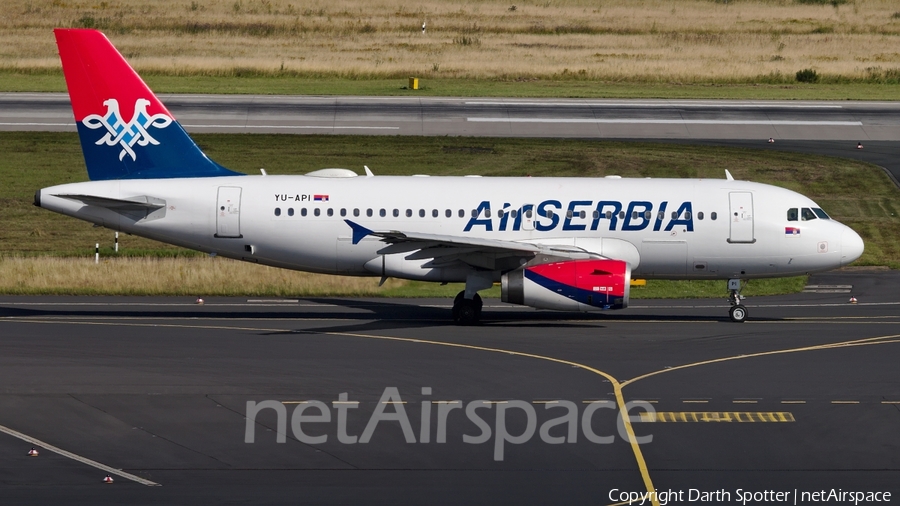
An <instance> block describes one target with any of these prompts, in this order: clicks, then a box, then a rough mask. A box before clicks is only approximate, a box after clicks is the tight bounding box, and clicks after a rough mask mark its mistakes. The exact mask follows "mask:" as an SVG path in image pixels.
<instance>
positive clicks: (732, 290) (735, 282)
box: [728, 279, 747, 323]
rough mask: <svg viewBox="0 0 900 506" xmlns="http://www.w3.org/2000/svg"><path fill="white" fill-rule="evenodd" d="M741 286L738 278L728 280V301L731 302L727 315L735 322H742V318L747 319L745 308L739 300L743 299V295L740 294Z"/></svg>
mask: <svg viewBox="0 0 900 506" xmlns="http://www.w3.org/2000/svg"><path fill="white" fill-rule="evenodd" d="M742 288H743V287H742V286H741V280H740V279H729V280H728V302H729V303H730V304H731V308H730V309H729V310H728V316H729V317H730V318H731V321H733V322H736V323H744V320H746V319H747V308H746V307H744V305H743V304H741V301H742V300H744V296H743V295H741V289H742Z"/></svg>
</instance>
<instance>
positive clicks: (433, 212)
mask: <svg viewBox="0 0 900 506" xmlns="http://www.w3.org/2000/svg"><path fill="white" fill-rule="evenodd" d="M431 217H432V218H437V217H438V210H437V209H432V210H431Z"/></svg>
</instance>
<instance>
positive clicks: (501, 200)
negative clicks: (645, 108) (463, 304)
mask: <svg viewBox="0 0 900 506" xmlns="http://www.w3.org/2000/svg"><path fill="white" fill-rule="evenodd" d="M57 195H91V196H96V197H105V198H109V199H120V200H135V199H136V200H141V199H144V200H146V198H151V199H154V200H153V201H154V202H159V203H164V206H163V207H161V208H159V209H157V210H155V211H153V212H150V213H143V214H141V213H135V212H123V211H121V210H115V209H111V208H106V207H103V206H97V205H88V204H85V203H84V202H80V201H77V200H73V199H72V198H63V197H57ZM39 200H40V205H41V207H44V208H47V209H50V210H52V211H56V212H59V213H62V214H66V215H69V216H73V217H76V218H80V219H83V220H86V221H89V222H92V223H96V224H99V225H102V226H105V227H108V228H111V229H114V230H119V231H122V232H127V233H131V234H135V235H139V236H144V237H148V238H151V239H156V240H159V241H162V242H166V243H171V244H175V245H179V246H183V247H186V248H191V249H196V250H200V251H205V252H209V253H216V254H218V255H223V256H226V257H231V258H237V259H242V260H247V261H252V262H258V263H261V264H266V265H273V266H278V267H284V268H289V269H296V270H303V271H311V272H321V273H330V274H343V275H356V276H365V275H390V276H395V277H404V278H408V279H423V280H432V281H465V279H466V271H465V270H464V269H459V268H458V267H454V268H442V267H440V266H437V267H435V266H428V267H423V264H425V263H426V262H427V261H426V260H407V259H406V257H407V256H409V255H408V253H401V254H394V255H386V256H382V255H379V254H378V253H377V252H378V250H380V249H382V248H383V247H384V246H385V244H384V243H383V242H381V241H380V240H378V239H377V238H375V237H367V238H365V239H364V240H362V241H360V242H359V243H358V244H352V241H351V227H350V226H349V225H348V224H347V223H345V221H344V220H352V221H353V222H355V223H358V224H359V225H361V226H363V227H366V228H368V229H371V230H377V231H391V230H398V231H404V232H421V233H430V234H442V235H447V236H461V237H472V238H489V239H498V240H505V241H517V242H525V243H531V244H539V245H546V244H550V245H552V244H560V245H569V246H576V247H579V248H583V249H584V250H586V251H589V252H591V253H594V254H597V255H602V256H605V257H609V258H617V259H621V260H626V261H628V262H629V264H630V265H631V266H632V268H633V275H634V276H635V277H643V278H667V279H728V278H744V279H747V278H761V277H776V276H791V275H800V274H805V273H809V272H814V271H822V270H828V269H833V268H836V267H839V266H841V265H845V264H847V263H849V262H851V261H853V260H855V259H856V258H858V257H859V255H860V254H861V253H862V247H863V246H862V240H861V239H860V238H859V236H858V235H857V234H856V233H855V232H853V231H852V230H851V229H850V228H848V227H846V226H844V225H842V224H841V223H838V222H836V221H834V220H830V219H825V218H815V219H806V220H804V219H801V218H799V217H798V218H797V219H794V220H789V216H788V214H789V210H790V209H795V210H798V209H801V210H802V209H804V208H806V209H814V208H818V206H817V205H816V204H815V203H814V202H812V201H811V200H810V199H808V198H806V197H804V196H803V195H800V194H798V193H795V192H792V191H790V190H786V189H782V188H778V187H773V186H769V185H764V184H759V183H751V182H746V181H734V180H724V179H721V180H720V179H702V180H697V179H619V178H505V177H504V178H487V177H485V178H482V177H424V176H412V177H401V176H376V177H312V176H234V177H209V178H185V179H146V180H115V181H94V182H85V183H74V184H67V185H60V186H54V187H50V188H45V189H43V190H41V192H40V198H39ZM529 209H532V212H533V213H534V214H533V215H532V218H533V222H532V221H530V220H529V219H528V218H527V216H526V215H527V211H528V210H529ZM395 210H396V212H395ZM473 211H476V212H477V217H473ZM501 211H502V212H501ZM512 211H515V213H512ZM547 211H552V212H553V216H552V217H548V216H547ZM569 211H571V213H569ZM673 213H676V215H675V216H674V217H673ZM395 214H396V216H395ZM408 214H409V216H408ZM448 214H449V217H448ZM423 215H424V216H423ZM501 215H502V216H501ZM514 215H515V216H514ZM714 216H715V219H713V217H714ZM488 268H489V266H488ZM497 276H499V272H498V273H496V275H495V277H497Z"/></svg>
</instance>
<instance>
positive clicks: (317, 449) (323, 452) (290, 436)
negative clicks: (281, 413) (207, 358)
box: [205, 394, 360, 469]
mask: <svg viewBox="0 0 900 506" xmlns="http://www.w3.org/2000/svg"><path fill="white" fill-rule="evenodd" d="M205 397H206V398H207V399H209V400H210V401H211V402H214V403H215V404H216V405H217V406H221V407H222V408H223V409H226V410H228V411H230V412H232V413H234V414H236V415H238V416H240V417H241V419H243V420H246V418H247V416H246V414H245V413H241V412H240V411H238V410H236V409H232V408H230V407H228V406H227V405H226V404H225V403H223V402H220V401H217V400H215V399H214V398H213V397H212V396H210V395H209V394H207V395H206V396H205ZM254 423H256V425H258V426H260V427H264V428H266V429H268V430H270V431H272V432H274V433H276V434H277V433H278V428H277V427H269V426H268V425H266V424H264V423H262V422H260V421H258V420H254ZM285 437H286V438H287V439H288V440H290V441H294V442H297V443H300V444H301V445H303V446H305V447H307V448H310V449H313V450H316V451H317V452H320V453H322V454H325V455H328V456H329V457H331V458H333V459H334V460H337V461H338V462H340V463H342V464H344V465H346V466H348V467H350V468H352V469H360V467H358V466H355V465H353V464H351V463H350V462H348V461H346V460H344V459H342V458H340V457H338V456H337V455H335V454H333V453H329V452H327V451H325V450H323V449H322V448H318V447H316V446H314V445H311V444H308V443H304V442H303V441H300V440H299V439H297V438H295V437H294V436H293V435H291V434H285Z"/></svg>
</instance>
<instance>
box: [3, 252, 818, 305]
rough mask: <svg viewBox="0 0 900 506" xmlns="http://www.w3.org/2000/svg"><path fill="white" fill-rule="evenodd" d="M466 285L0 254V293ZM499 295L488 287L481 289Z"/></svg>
mask: <svg viewBox="0 0 900 506" xmlns="http://www.w3.org/2000/svg"><path fill="white" fill-rule="evenodd" d="M805 284H806V278H805V277H794V278H782V279H766V280H753V281H752V282H750V283H748V285H747V288H746V289H745V290H744V292H743V293H744V294H745V295H748V296H753V295H773V294H781V293H790V292H797V291H800V290H802V289H803V286H804V285H805ZM464 288H465V286H464V285H462V284H459V283H453V284H448V285H440V284H437V283H423V282H416V281H405V280H397V279H390V280H388V281H387V282H386V283H385V284H384V286H383V287H379V286H378V279H377V278H352V277H346V276H327V275H323V274H311V273H307V272H297V271H288V270H285V269H278V268H275V267H266V266H264V265H258V264H251V263H246V262H239V261H236V260H229V259H227V258H209V257H202V256H201V257H197V258H147V257H143V258H134V257H121V258H109V257H106V256H104V258H103V259H102V261H101V262H100V263H99V264H95V263H94V260H93V258H58V257H30V258H23V257H0V293H3V294H10V295H48V294H49V295H72V294H79V295H176V296H178V295H180V296H192V297H196V296H203V297H211V296H251V297H253V296H268V297H322V296H345V297H367V296H368V297H374V296H377V297H440V298H452V297H454V296H455V295H456V294H457V293H459V291H460V290H462V289H464ZM481 294H482V296H484V297H493V298H499V297H500V288H499V287H497V286H495V287H494V288H491V289H489V290H485V291H482V292H481ZM725 294H726V290H725V284H724V282H721V281H719V282H716V281H663V280H651V281H649V282H648V284H647V286H644V287H632V289H631V296H632V298H635V299H642V298H643V299H647V298H654V299H660V298H669V299H683V298H698V297H723V298H724V296H725Z"/></svg>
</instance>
